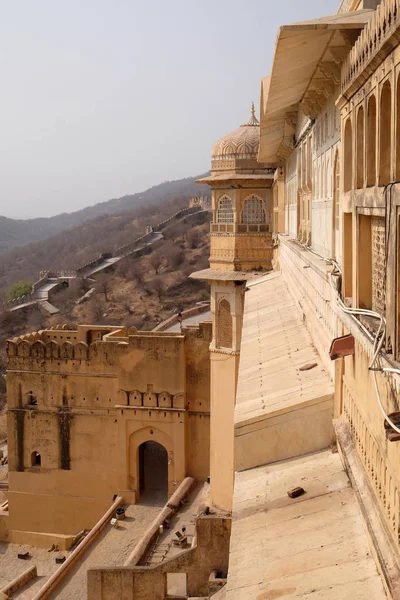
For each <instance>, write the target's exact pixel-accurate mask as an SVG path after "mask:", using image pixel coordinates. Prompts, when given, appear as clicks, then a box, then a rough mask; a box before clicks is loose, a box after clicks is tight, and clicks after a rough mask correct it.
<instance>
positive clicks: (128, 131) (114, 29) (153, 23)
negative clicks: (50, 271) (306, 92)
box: [0, 0, 339, 218]
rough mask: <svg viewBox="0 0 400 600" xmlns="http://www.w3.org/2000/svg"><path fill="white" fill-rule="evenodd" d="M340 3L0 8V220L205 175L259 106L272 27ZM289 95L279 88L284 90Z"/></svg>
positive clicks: (13, 3) (182, 0)
mask: <svg viewBox="0 0 400 600" xmlns="http://www.w3.org/2000/svg"><path fill="white" fill-rule="evenodd" d="M338 5H339V0H325V1H324V2H321V0H303V1H302V2H300V1H299V0H274V1H272V0H169V1H168V0H142V1H139V0H68V1H66V0H35V1H33V0H0V81H1V94H0V214H2V215H5V216H11V217H19V218H27V217H36V216H50V215H54V214H57V213H60V212H64V211H67V212H71V211H74V210H78V209H80V208H83V207H85V206H87V205H89V204H95V203H96V202H102V201H104V200H108V199H110V198H115V197H119V196H122V195H124V194H128V193H134V192H138V191H141V190H143V189H146V188H148V187H149V186H151V185H154V184H157V183H160V182H161V181H164V180H167V179H178V178H181V177H187V176H190V175H197V174H199V173H202V172H204V171H206V170H208V168H209V165H210V152H211V148H212V146H213V144H214V142H215V141H216V140H217V139H218V138H219V137H221V136H222V135H224V134H225V133H228V132H229V131H231V130H233V129H235V128H236V127H237V126H238V125H240V124H241V123H243V122H245V121H246V120H247V119H248V116H249V110H250V103H251V101H252V100H254V101H255V102H256V107H257V112H258V106H259V89H260V79H261V77H264V76H265V75H267V74H268V73H269V71H270V68H271V61H272V55H273V50H274V43H275V38H276V34H277V31H278V27H279V25H281V24H284V23H291V22H295V21H302V20H306V19H310V18H315V17H319V16H323V15H328V14H332V13H334V12H335V11H336V9H337V6H338ZM288 85H290V82H288Z"/></svg>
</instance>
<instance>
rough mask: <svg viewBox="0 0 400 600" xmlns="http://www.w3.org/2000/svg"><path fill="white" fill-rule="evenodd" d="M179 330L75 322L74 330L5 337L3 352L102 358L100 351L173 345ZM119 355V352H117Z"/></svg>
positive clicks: (39, 356)
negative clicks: (5, 343) (11, 337)
mask: <svg viewBox="0 0 400 600" xmlns="http://www.w3.org/2000/svg"><path fill="white" fill-rule="evenodd" d="M179 339H183V336H182V335H181V334H180V333H174V332H158V331H137V329H136V328H135V327H131V328H127V327H123V326H111V325H79V326H78V327H77V329H69V328H68V326H66V325H64V326H62V328H57V329H46V330H42V331H35V332H32V333H28V334H26V335H21V336H19V337H16V338H13V339H10V340H8V342H7V355H8V358H9V359H12V358H24V359H27V358H32V359H41V360H43V359H50V360H52V359H66V360H96V359H97V358H98V359H99V360H100V361H103V360H104V357H103V354H104V352H106V353H107V352H108V351H109V350H110V351H111V350H112V348H113V347H115V346H118V348H119V349H121V348H122V349H123V348H127V347H131V348H132V347H135V346H136V347H138V348H140V349H142V350H146V349H149V350H150V349H152V348H156V347H160V346H161V347H163V348H165V349H166V348H167V347H168V346H171V348H172V347H175V346H176V343H177V341H178V340H179ZM118 354H119V353H118Z"/></svg>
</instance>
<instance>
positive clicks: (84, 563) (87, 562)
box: [0, 503, 161, 600]
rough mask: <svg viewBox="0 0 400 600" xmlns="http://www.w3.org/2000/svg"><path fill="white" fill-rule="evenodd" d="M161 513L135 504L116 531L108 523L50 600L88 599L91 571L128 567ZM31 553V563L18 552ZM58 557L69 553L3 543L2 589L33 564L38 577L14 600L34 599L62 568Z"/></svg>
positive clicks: (153, 507) (157, 508)
mask: <svg viewBox="0 0 400 600" xmlns="http://www.w3.org/2000/svg"><path fill="white" fill-rule="evenodd" d="M160 510H161V508H160V505H159V503H156V504H152V505H151V504H147V505H141V504H135V505H132V506H129V507H128V508H127V511H126V519H125V520H124V521H121V523H120V526H119V527H118V528H116V529H114V527H112V526H111V525H110V524H108V525H107V526H106V527H105V529H104V530H103V531H102V532H101V534H100V535H99V537H98V538H96V539H95V541H94V542H93V544H92V545H91V546H90V547H89V548H88V550H87V551H86V552H85V553H84V555H83V556H82V557H81V558H80V560H79V561H78V562H77V563H76V565H75V566H74V567H73V568H72V569H71V571H70V572H69V574H68V575H67V576H66V578H65V579H64V580H63V582H62V583H61V584H60V586H59V587H58V588H57V590H56V591H55V592H54V593H53V594H52V595H51V596H49V599H50V600H56V599H57V600H85V599H86V598H87V591H86V588H87V570H88V569H89V568H92V567H98V566H108V567H111V566H114V565H122V564H124V562H125V560H126V558H127V557H128V555H129V554H130V552H131V551H132V550H133V548H134V546H135V545H136V544H137V542H138V541H139V539H140V538H141V536H142V535H143V533H144V532H145V530H146V529H147V528H148V527H149V525H150V524H151V523H152V522H153V520H154V519H155V518H156V516H157V514H158V513H159V511H160ZM27 550H29V552H30V554H31V556H32V558H31V559H30V560H28V561H25V560H20V559H18V558H17V554H18V552H26V551H27ZM57 556H68V552H47V550H43V549H39V548H33V547H28V546H18V545H16V544H3V543H0V587H1V586H3V585H5V584H6V583H8V582H9V581H12V580H13V579H14V578H15V577H17V576H18V575H20V574H21V573H23V572H24V571H25V570H26V569H28V568H29V567H30V566H32V565H34V564H35V565H36V566H37V568H38V577H37V578H36V579H35V580H34V581H33V582H32V583H31V584H28V585H27V586H26V587H25V588H23V589H21V590H20V591H19V592H18V593H16V594H13V600H31V598H32V597H33V595H34V594H35V593H36V592H37V591H38V590H39V589H40V588H41V587H42V586H43V585H44V583H45V582H46V580H47V579H48V578H49V577H50V576H51V575H52V574H53V573H54V571H55V570H56V569H57V568H58V566H59V565H56V564H55V558H56V557H57Z"/></svg>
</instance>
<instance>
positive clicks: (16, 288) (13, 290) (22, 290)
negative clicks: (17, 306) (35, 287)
mask: <svg viewBox="0 0 400 600" xmlns="http://www.w3.org/2000/svg"><path fill="white" fill-rule="evenodd" d="M31 291H32V284H31V283H28V282H27V281H18V283H14V285H12V286H11V287H10V289H9V290H8V292H7V300H14V299H15V298H19V297H20V296H26V295H27V294H30V293H31Z"/></svg>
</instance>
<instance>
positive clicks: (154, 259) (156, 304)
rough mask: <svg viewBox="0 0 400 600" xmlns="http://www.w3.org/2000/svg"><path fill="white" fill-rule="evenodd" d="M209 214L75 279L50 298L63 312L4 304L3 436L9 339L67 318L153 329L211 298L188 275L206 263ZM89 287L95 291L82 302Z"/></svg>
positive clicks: (0, 317) (0, 325) (0, 357)
mask: <svg viewBox="0 0 400 600" xmlns="http://www.w3.org/2000/svg"><path fill="white" fill-rule="evenodd" d="M185 202H186V204H187V200H186V201H185ZM177 203H178V204H179V203H180V202H179V201H178V202H177ZM171 204H172V206H175V202H172V203H171V202H170V203H167V204H166V205H165V207H169V206H171ZM137 210H139V209H137ZM149 210H150V208H149ZM142 212H143V209H142ZM170 214H171V213H170ZM103 218H105V217H103ZM142 219H144V221H146V219H148V216H145V217H143V216H142V217H138V219H137V220H138V222H141V220H142ZM210 219H211V214H210V213H204V212H203V213H198V214H196V215H192V216H191V218H190V219H187V220H185V219H184V220H182V221H180V222H177V223H176V225H174V226H172V227H170V228H169V229H167V230H165V231H164V237H163V239H162V240H160V242H159V243H158V244H157V245H156V247H154V248H151V249H149V252H148V253H146V254H145V255H143V256H141V257H140V258H137V257H136V258H134V257H133V256H128V257H127V258H125V259H124V260H122V261H121V262H120V263H118V264H117V265H116V266H114V267H112V268H111V269H110V270H109V271H107V272H104V273H103V274H101V275H98V276H97V277H96V278H95V279H94V280H88V279H84V280H82V279H76V280H72V281H71V282H70V287H68V288H67V289H64V290H60V291H59V292H58V293H57V294H56V295H55V297H54V299H52V302H53V303H54V305H55V306H57V308H58V309H59V311H60V313H59V314H57V315H53V316H50V315H49V314H46V313H44V312H43V311H41V310H40V307H39V306H37V305H36V306H34V307H32V308H30V309H22V310H18V311H15V312H10V311H8V310H3V311H1V308H0V439H1V437H2V431H1V429H2V415H1V409H2V407H3V406H4V405H5V402H6V397H5V379H4V378H3V376H2V375H4V373H5V370H6V353H5V342H6V340H7V339H8V338H11V337H14V336H18V335H21V334H24V333H26V332H28V331H38V330H40V329H46V328H50V327H54V326H57V325H61V324H64V323H68V325H69V326H70V327H76V325H78V324H79V323H91V324H93V325H98V324H109V325H119V324H121V325H126V326H128V327H132V326H134V327H137V328H139V329H143V330H151V329H153V328H154V327H155V326H156V325H158V324H159V323H160V322H162V321H163V320H165V319H167V318H168V317H170V316H171V315H173V314H174V313H176V312H177V311H179V310H180V311H183V310H185V309H186V308H191V307H193V306H194V305H195V304H196V302H199V301H209V297H210V296H209V288H208V285H207V283H205V282H202V281H197V280H193V279H190V278H189V275H190V274H191V273H193V272H194V271H198V270H201V269H204V268H207V266H208V257H209V252H210V251H209V239H210V238H209V227H210V225H209V222H210ZM78 229H79V228H78ZM95 235H96V232H95V233H94V236H95ZM64 242H65V243H67V238H65V240H64ZM72 245H73V244H72ZM33 246H35V245H33ZM60 262H62V261H60ZM89 289H90V290H91V294H92V295H91V296H90V298H89V299H88V300H86V301H82V298H83V296H84V295H85V293H86V292H88V290H89ZM3 421H4V419H3ZM3 424H4V423H3Z"/></svg>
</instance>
